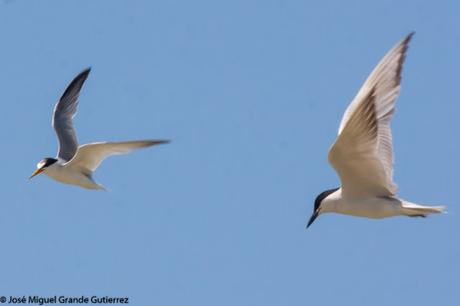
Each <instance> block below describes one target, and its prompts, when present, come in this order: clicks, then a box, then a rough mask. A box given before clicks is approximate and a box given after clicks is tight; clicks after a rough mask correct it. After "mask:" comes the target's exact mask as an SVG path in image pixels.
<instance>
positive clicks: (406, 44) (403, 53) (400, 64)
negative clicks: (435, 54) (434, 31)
mask: <svg viewBox="0 0 460 306" xmlns="http://www.w3.org/2000/svg"><path fill="white" fill-rule="evenodd" d="M414 35H415V31H412V32H410V33H409V34H408V35H407V36H406V37H405V38H404V39H403V40H402V42H401V44H400V45H401V46H402V48H401V53H400V54H401V57H400V58H399V62H398V68H397V72H396V76H397V80H398V83H400V82H401V73H402V68H403V64H404V60H405V59H406V53H407V49H409V43H410V41H411V40H412V37H413V36H414Z"/></svg>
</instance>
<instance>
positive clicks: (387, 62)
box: [307, 33, 445, 228]
mask: <svg viewBox="0 0 460 306" xmlns="http://www.w3.org/2000/svg"><path fill="white" fill-rule="evenodd" d="M413 34H414V33H411V34H409V35H408V36H407V37H406V38H404V39H403V40H402V41H400V42H399V43H398V44H396V46H394V47H393V48H392V49H391V50H390V51H389V52H388V53H387V54H386V55H385V57H384V58H383V59H382V60H381V61H380V63H379V64H378V65H377V67H376V68H375V69H374V71H372V73H371V74H370V76H369V77H368V78H367V80H366V82H365V83H364V85H363V86H362V87H361V89H360V90H359V92H358V94H357V95H356V97H355V98H354V100H353V101H352V102H351V104H350V105H349V106H348V108H347V110H346V111H345V114H344V115H343V117H342V121H341V123H340V127H339V132H338V136H337V139H336V141H335V143H334V144H333V145H332V148H331V149H330V151H329V162H330V163H331V165H332V166H333V167H334V169H335V170H336V171H337V173H338V175H339V177H340V181H341V183H342V186H341V187H340V188H334V189H329V190H326V191H324V192H322V193H321V194H319V195H318V196H317V198H316V200H315V206H314V209H313V214H312V216H311V218H310V220H309V221H308V224H307V228H308V227H309V226H310V225H311V224H312V223H313V221H315V219H316V218H317V217H318V216H319V215H320V214H322V213H329V212H334V213H339V214H346V215H352V216H358V217H367V218H373V219H380V218H387V217H392V216H399V215H403V216H409V217H426V216H427V215H429V214H433V213H441V212H442V211H443V210H444V208H445V207H444V206H422V205H418V204H414V203H411V202H409V201H406V200H403V199H400V198H398V197H397V196H396V192H397V186H396V184H395V183H394V182H393V145H392V136H391V129H390V121H391V118H392V116H393V113H394V111H395V101H396V98H397V96H398V94H399V90H400V82H401V70H402V65H403V62H404V58H405V54H406V51H407V48H408V44H409V41H410V40H411V38H412V36H413Z"/></svg>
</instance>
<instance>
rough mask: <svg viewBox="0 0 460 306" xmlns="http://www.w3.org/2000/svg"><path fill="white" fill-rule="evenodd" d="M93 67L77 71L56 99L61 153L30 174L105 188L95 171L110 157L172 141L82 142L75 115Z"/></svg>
mask: <svg viewBox="0 0 460 306" xmlns="http://www.w3.org/2000/svg"><path fill="white" fill-rule="evenodd" d="M90 71H91V68H87V69H85V70H83V71H82V72H81V73H80V74H79V75H77V76H76V77H75V79H73V81H72V82H71V83H70V85H69V86H68V87H67V89H66V90H65V91H64V94H63V95H62V97H61V99H59V101H58V102H57V103H56V106H55V107H54V112H53V119H52V125H53V127H54V130H55V131H56V135H57V138H58V141H59V149H58V156H57V157H56V158H51V157H48V158H44V159H42V160H41V161H40V162H39V163H38V164H37V170H36V171H35V172H34V173H32V175H31V176H30V178H33V177H34V176H36V175H38V174H40V173H44V174H45V175H47V176H49V177H51V178H52V179H54V180H56V181H58V182H61V183H64V184H70V185H78V186H81V187H83V188H88V189H104V190H105V188H104V186H102V185H100V184H98V183H96V182H95V181H94V179H93V177H92V174H93V172H94V171H95V170H96V168H97V167H98V166H99V165H100V164H101V162H102V161H103V160H104V159H105V158H106V157H108V156H110V155H114V154H123V153H128V152H130V151H131V150H134V149H139V148H145V147H150V146H153V145H158V144H164V143H168V142H169V141H168V140H137V141H123V142H95V143H89V144H85V145H81V146H78V141H77V135H76V133H75V129H74V127H73V124H72V118H73V117H74V116H75V113H76V112H77V106H78V96H79V93H80V90H81V88H82V86H83V83H84V82H85V80H86V78H87V77H88V75H89V72H90Z"/></svg>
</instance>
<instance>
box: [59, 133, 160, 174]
mask: <svg viewBox="0 0 460 306" xmlns="http://www.w3.org/2000/svg"><path fill="white" fill-rule="evenodd" d="M168 142H169V140H137V141H123V142H96V143H90V144H85V145H82V146H80V147H79V148H78V150H77V153H76V154H75V156H74V157H73V158H72V159H71V160H70V161H69V162H68V163H67V164H66V165H67V166H68V167H72V168H77V169H78V170H80V171H82V172H84V173H87V174H91V173H92V172H93V171H94V170H96V168H97V167H99V165H100V164H101V163H102V161H103V160H104V159H106V158H107V157H109V156H111V155H116V154H126V153H129V152H130V151H132V150H134V149H140V148H146V147H150V146H153V145H158V144H165V143H168Z"/></svg>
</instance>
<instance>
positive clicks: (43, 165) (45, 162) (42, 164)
mask: <svg viewBox="0 0 460 306" xmlns="http://www.w3.org/2000/svg"><path fill="white" fill-rule="evenodd" d="M55 162H57V159H56V158H51V157H47V158H44V159H42V160H41V161H39V162H38V164H37V170H35V171H34V173H32V175H31V176H30V177H29V179H31V178H33V177H34V176H36V175H38V174H40V173H42V172H43V171H45V170H46V169H47V168H48V167H49V166H51V165H52V164H54V163H55Z"/></svg>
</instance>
